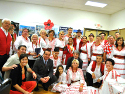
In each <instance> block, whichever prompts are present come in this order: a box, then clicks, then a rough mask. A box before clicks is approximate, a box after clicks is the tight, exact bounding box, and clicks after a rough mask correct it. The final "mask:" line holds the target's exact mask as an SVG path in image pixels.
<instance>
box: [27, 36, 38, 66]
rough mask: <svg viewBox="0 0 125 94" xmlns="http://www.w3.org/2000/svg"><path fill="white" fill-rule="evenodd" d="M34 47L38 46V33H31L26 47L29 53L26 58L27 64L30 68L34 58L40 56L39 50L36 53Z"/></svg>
mask: <svg viewBox="0 0 125 94" xmlns="http://www.w3.org/2000/svg"><path fill="white" fill-rule="evenodd" d="M36 48H40V47H39V45H38V35H37V34H33V35H32V36H31V42H30V43H29V48H28V55H29V56H28V60H29V61H28V62H29V63H28V64H29V66H30V68H33V64H34V62H35V60H36V58H37V57H38V56H40V54H39V53H40V52H39V53H38V55H37V54H36V52H35V49H36Z"/></svg>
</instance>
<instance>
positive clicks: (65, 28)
mask: <svg viewBox="0 0 125 94" xmlns="http://www.w3.org/2000/svg"><path fill="white" fill-rule="evenodd" d="M68 28H69V27H62V26H60V27H59V31H64V33H65V34H67V33H68Z"/></svg>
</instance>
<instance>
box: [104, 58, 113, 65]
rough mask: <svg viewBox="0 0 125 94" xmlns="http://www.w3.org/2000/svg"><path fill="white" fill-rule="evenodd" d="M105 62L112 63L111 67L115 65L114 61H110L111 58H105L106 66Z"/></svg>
mask: <svg viewBox="0 0 125 94" xmlns="http://www.w3.org/2000/svg"><path fill="white" fill-rule="evenodd" d="M107 61H110V62H112V65H113V66H114V65H115V61H114V60H113V59H111V58H107V59H106V61H105V64H106V62H107Z"/></svg>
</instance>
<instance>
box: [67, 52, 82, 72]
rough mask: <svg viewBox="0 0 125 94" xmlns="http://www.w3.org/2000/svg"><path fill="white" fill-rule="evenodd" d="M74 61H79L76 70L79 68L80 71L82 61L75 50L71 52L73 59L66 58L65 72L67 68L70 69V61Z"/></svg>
mask: <svg viewBox="0 0 125 94" xmlns="http://www.w3.org/2000/svg"><path fill="white" fill-rule="evenodd" d="M74 59H77V60H78V61H79V66H78V68H81V69H82V64H83V61H82V60H81V59H80V58H79V51H77V50H75V51H74V52H73V57H70V58H68V60H67V65H66V70H68V69H69V67H71V64H72V61H73V60H74Z"/></svg>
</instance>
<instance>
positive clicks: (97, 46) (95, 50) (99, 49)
mask: <svg viewBox="0 0 125 94" xmlns="http://www.w3.org/2000/svg"><path fill="white" fill-rule="evenodd" d="M100 41H101V36H100V35H97V36H96V42H95V43H93V44H92V46H91V49H90V53H89V56H90V57H91V61H96V56H97V55H103V53H104V45H101V43H100Z"/></svg>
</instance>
